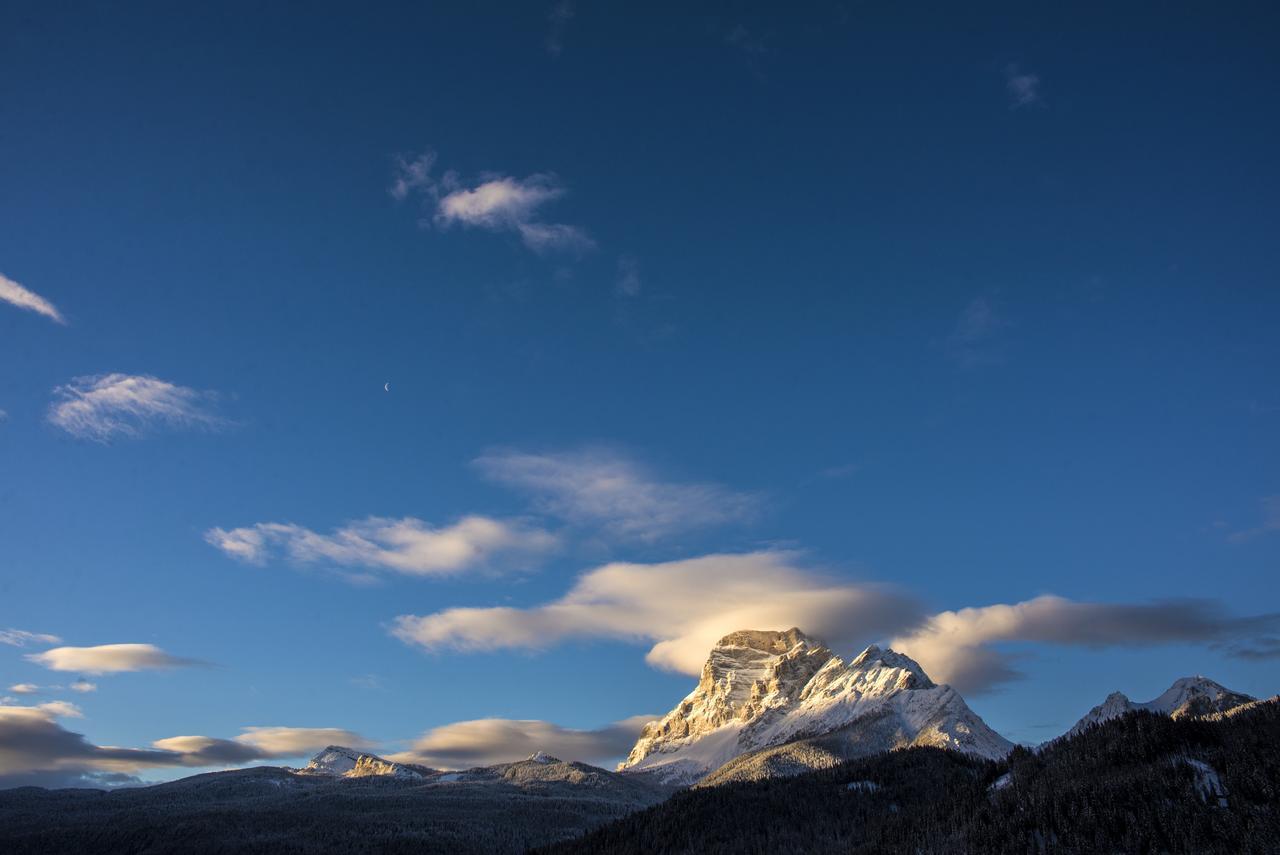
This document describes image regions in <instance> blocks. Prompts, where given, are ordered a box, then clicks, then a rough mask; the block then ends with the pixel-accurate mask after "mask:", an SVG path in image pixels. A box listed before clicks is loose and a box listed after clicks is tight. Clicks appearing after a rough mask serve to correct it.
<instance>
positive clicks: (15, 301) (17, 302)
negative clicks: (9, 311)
mask: <svg viewBox="0 0 1280 855" xmlns="http://www.w3.org/2000/svg"><path fill="white" fill-rule="evenodd" d="M0 300H2V301H4V302H6V303H9V304H10V305H13V306H17V307H18V308H19V309H27V310H28V311H32V312H35V313H36V314H38V315H44V316H45V317H46V318H48V319H49V320H51V321H54V322H56V323H59V324H65V323H66V320H65V319H64V318H63V317H62V314H61V313H60V312H59V311H58V310H57V309H56V308H55V307H54V305H53V303H50V302H49V301H48V300H46V299H45V298H44V297H41V296H40V295H39V294H37V293H35V292H34V291H29V290H27V289H26V288H23V287H22V286H21V285H19V284H18V283H17V282H14V281H13V280H12V279H10V278H8V277H7V276H5V275H4V274H0Z"/></svg>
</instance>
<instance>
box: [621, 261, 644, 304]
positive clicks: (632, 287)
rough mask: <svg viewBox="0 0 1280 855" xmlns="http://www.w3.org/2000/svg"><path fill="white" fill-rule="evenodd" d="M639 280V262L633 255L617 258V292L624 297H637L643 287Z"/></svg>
mask: <svg viewBox="0 0 1280 855" xmlns="http://www.w3.org/2000/svg"><path fill="white" fill-rule="evenodd" d="M643 284H644V283H643V282H641V280H640V262H639V261H638V260H637V259H636V257H635V256H634V255H623V256H620V257H619V258H618V282H617V292H618V293H619V294H621V295H622V296H624V297H637V296H639V295H640V289H641V287H642V286H643Z"/></svg>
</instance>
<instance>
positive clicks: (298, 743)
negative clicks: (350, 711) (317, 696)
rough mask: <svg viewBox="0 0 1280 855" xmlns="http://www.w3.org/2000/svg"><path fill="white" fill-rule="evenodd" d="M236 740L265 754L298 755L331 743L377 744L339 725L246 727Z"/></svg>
mask: <svg viewBox="0 0 1280 855" xmlns="http://www.w3.org/2000/svg"><path fill="white" fill-rule="evenodd" d="M242 730H244V733H243V734H241V735H240V736H237V737H236V741H237V742H240V743H243V744H245V745H251V746H253V747H254V748H256V749H258V750H259V751H261V752H263V754H264V755H269V756H272V757H296V756H298V755H300V754H311V753H314V752H316V751H319V750H320V749H322V748H324V747H326V746H329V745H343V746H346V747H347V748H361V749H368V748H372V747H374V746H373V743H371V742H370V741H369V740H367V739H365V738H364V737H363V736H361V735H360V734H358V733H355V732H353V731H350V730H342V729H341V728H336V727H246V728H242Z"/></svg>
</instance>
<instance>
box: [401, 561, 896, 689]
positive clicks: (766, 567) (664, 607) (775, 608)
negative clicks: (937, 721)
mask: <svg viewBox="0 0 1280 855" xmlns="http://www.w3.org/2000/svg"><path fill="white" fill-rule="evenodd" d="M795 557H796V556H795V555H794V554H791V553H786V552H753V553H745V554H738V555H707V556H703V557H700V558H692V559H688V560H684V561H672V562H667V563H663V564H627V563H614V564H607V565H605V566H603V567H600V568H597V569H595V570H592V571H590V572H588V573H586V574H584V575H582V576H580V577H579V578H578V580H577V581H576V583H575V584H574V585H573V587H572V588H571V589H570V590H569V592H568V593H567V594H565V595H564V596H563V597H561V598H560V599H558V600H555V601H553V602H550V603H547V604H545V605H541V606H535V607H533V608H527V609H518V608H509V607H496V608H453V609H446V610H445V611H441V612H436V613H435V614H431V615H426V616H413V615H403V616H401V617H399V618H397V619H396V622H395V626H394V628H393V634H394V635H396V636H397V637H398V638H400V639H401V640H403V641H405V642H407V643H410V644H416V645H420V646H422V647H424V648H426V649H428V650H441V649H456V650H463V651H477V650H497V649H528V650H542V649H546V648H549V647H552V646H554V645H556V644H559V643H561V642H563V641H565V640H567V639H571V638H614V639H624V640H634V641H641V642H651V643H653V646H652V647H651V648H650V650H649V653H648V655H647V656H646V659H647V661H648V662H649V663H650V664H652V665H655V666H657V667H660V668H665V669H669V670H675V671H680V672H683V673H686V674H698V673H699V672H700V670H701V668H702V663H703V661H704V660H705V659H706V656H707V652H708V651H709V650H710V649H711V647H712V646H713V645H714V644H715V642H716V641H718V640H719V639H720V638H722V637H723V636H725V635H727V634H728V633H730V632H733V631H735V630H739V629H744V628H750V629H787V628H789V627H792V626H800V627H802V628H804V630H805V631H806V632H810V633H812V634H814V635H816V636H819V637H822V638H826V639H827V640H828V641H831V642H832V643H839V642H849V643H852V642H866V641H871V640H874V639H876V638H879V637H882V636H883V635H886V634H888V633H890V632H897V631H899V630H901V629H902V628H904V627H907V626H910V625H913V624H914V623H916V622H918V620H919V619H920V617H921V615H920V612H919V610H918V607H917V606H916V604H915V602H914V601H913V600H911V599H910V598H908V597H905V596H903V595H902V594H900V593H898V592H897V591H895V590H893V589H891V588H888V587H886V586H882V585H873V584H851V583H840V582H832V581H829V580H826V579H823V578H821V577H819V576H818V575H816V574H813V573H810V572H808V571H804V570H801V569H798V568H797V567H795V566H794V559H795Z"/></svg>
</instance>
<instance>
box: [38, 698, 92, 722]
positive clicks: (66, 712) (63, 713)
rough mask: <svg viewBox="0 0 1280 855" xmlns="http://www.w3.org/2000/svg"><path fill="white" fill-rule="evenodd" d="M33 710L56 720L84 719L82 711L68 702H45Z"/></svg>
mask: <svg viewBox="0 0 1280 855" xmlns="http://www.w3.org/2000/svg"><path fill="white" fill-rule="evenodd" d="M35 708H36V709H38V710H44V711H45V712H47V713H48V714H49V715H51V716H55V717H57V718H84V711H83V710H81V709H80V707H78V706H76V705H75V704H73V703H71V702H70V701H47V702H45V703H43V704H36V706H35Z"/></svg>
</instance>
